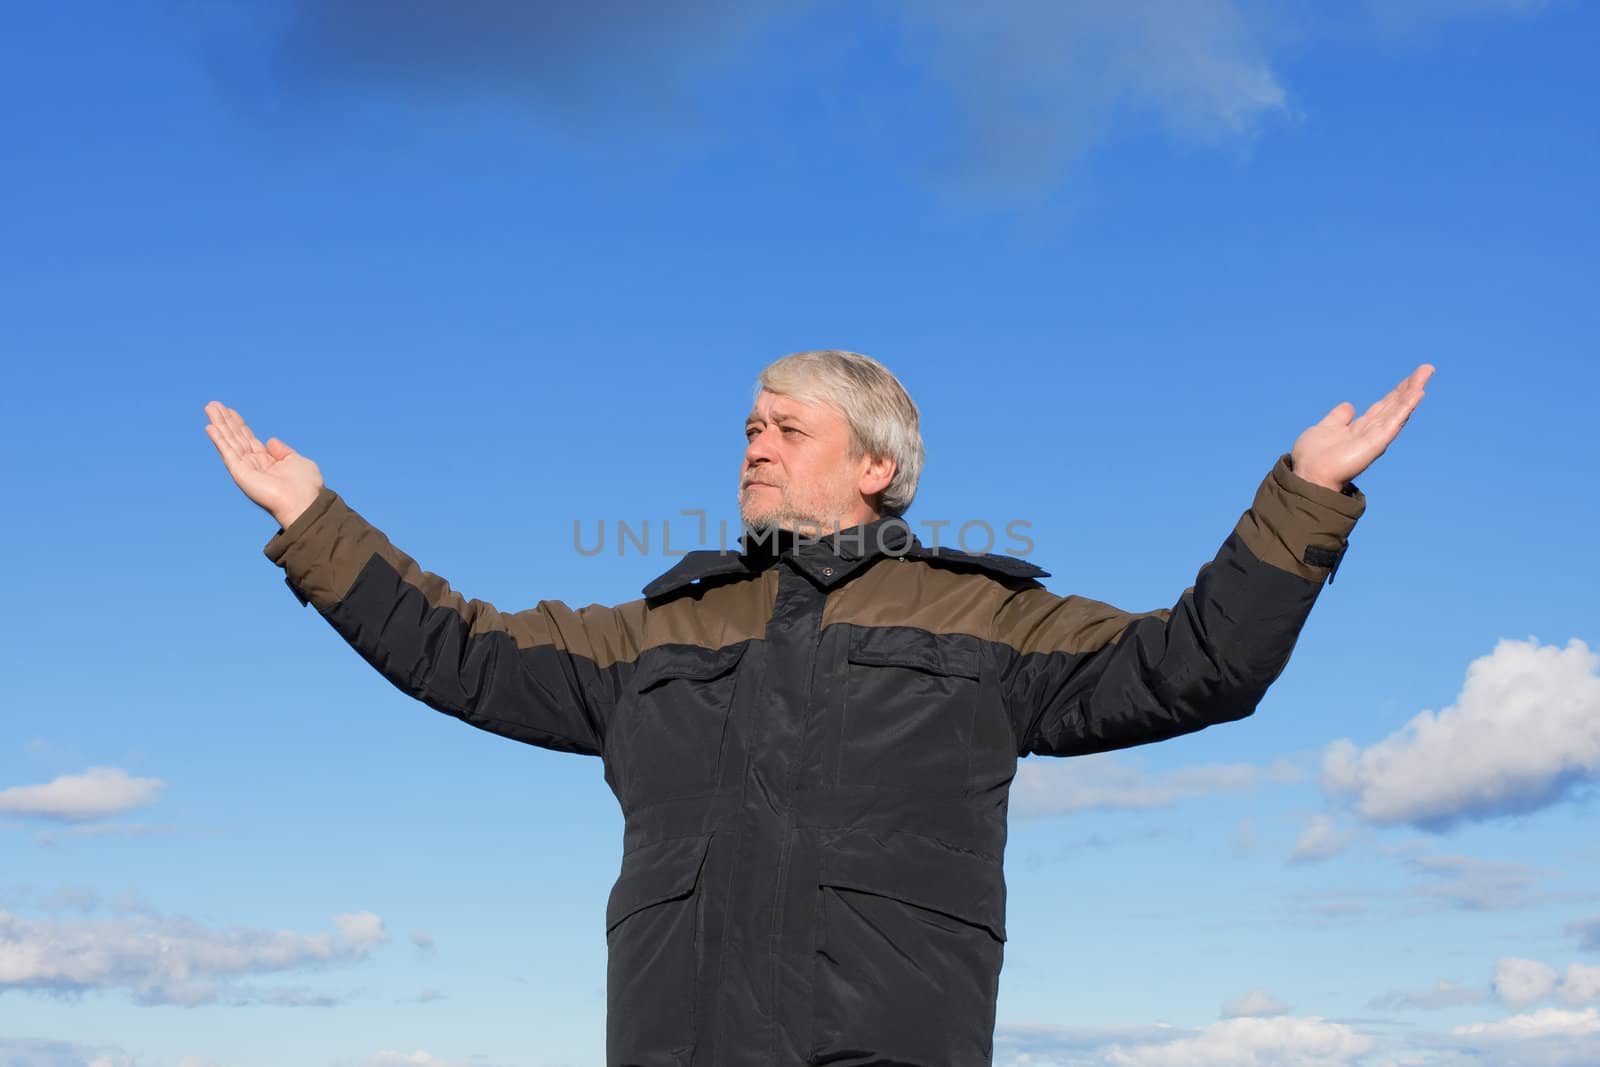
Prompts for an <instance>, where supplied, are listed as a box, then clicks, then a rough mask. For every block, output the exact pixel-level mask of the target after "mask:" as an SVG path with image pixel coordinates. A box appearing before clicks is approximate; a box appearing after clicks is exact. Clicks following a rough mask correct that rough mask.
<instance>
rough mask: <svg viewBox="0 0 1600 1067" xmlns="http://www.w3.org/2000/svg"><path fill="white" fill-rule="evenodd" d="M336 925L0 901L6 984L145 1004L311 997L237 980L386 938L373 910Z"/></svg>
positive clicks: (2, 985)
mask: <svg viewBox="0 0 1600 1067" xmlns="http://www.w3.org/2000/svg"><path fill="white" fill-rule="evenodd" d="M332 922H333V926H334V930H335V932H333V933H322V934H302V933H295V932H293V931H287V930H252V929H248V928H241V927H232V928H229V929H226V930H219V929H213V928H210V927H207V926H204V925H202V924H200V923H198V922H195V921H193V920H190V919H184V918H179V917H167V916H159V915H151V914H136V915H131V916H127V917H121V918H113V919H86V920H72V921H63V920H56V919H28V918H23V917H20V916H17V915H14V914H12V913H10V912H8V911H0V992H3V991H5V990H7V989H12V990H36V991H41V992H46V993H55V994H75V993H83V992H87V991H92V990H111V989H122V990H126V991H127V992H129V993H131V994H132V996H133V997H134V999H135V1000H136V1001H137V1002H139V1003H142V1004H201V1003H209V1002H214V1001H217V1000H219V999H224V998H227V999H229V1000H230V1002H232V1003H239V1002H241V1000H242V999H244V1000H254V1001H263V1000H264V1001H268V1002H271V1003H278V1004H291V1003H306V1004H309V1003H314V1002H315V998H311V999H297V998H298V994H296V993H294V992H292V991H291V992H287V993H286V992H282V991H269V992H266V993H254V992H253V991H251V990H249V989H247V988H243V987H238V986H235V985H233V983H234V982H235V981H236V980H237V979H239V978H241V977H243V976H246V975H252V974H266V973H272V972H282V971H292V970H297V969H300V968H309V967H317V966H321V965H326V964H333V963H349V962H354V961H357V960H361V959H364V958H366V957H367V956H368V955H370V954H371V953H372V951H373V950H374V949H376V948H377V947H378V946H379V945H380V944H382V943H383V942H384V941H385V940H387V935H386V933H385V932H384V928H383V920H382V919H380V918H379V917H378V916H376V915H374V914H372V913H371V912H350V913H345V914H339V915H335V916H333V918H332Z"/></svg>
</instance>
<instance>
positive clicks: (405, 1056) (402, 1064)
mask: <svg viewBox="0 0 1600 1067" xmlns="http://www.w3.org/2000/svg"><path fill="white" fill-rule="evenodd" d="M367 1067H455V1065H454V1064H452V1063H451V1062H450V1061H449V1060H442V1059H440V1058H439V1057H438V1056H435V1055H433V1053H431V1052H424V1051H423V1050H422V1049H417V1050H416V1051H415V1052H393V1051H390V1050H388V1049H385V1050H384V1051H382V1052H375V1053H373V1054H372V1058H371V1059H369V1060H367Z"/></svg>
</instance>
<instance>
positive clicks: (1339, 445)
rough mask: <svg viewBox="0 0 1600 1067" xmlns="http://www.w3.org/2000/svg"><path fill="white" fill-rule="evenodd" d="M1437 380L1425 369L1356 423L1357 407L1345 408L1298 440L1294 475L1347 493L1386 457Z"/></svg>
mask: <svg viewBox="0 0 1600 1067" xmlns="http://www.w3.org/2000/svg"><path fill="white" fill-rule="evenodd" d="M1432 376H1433V365H1432V364H1431V363H1424V364H1422V365H1421V366H1419V367H1418V368H1417V369H1416V370H1414V371H1412V372H1411V373H1410V374H1408V375H1406V377H1405V379H1404V380H1403V381H1402V382H1401V383H1400V384H1399V385H1397V386H1395V387H1394V388H1393V389H1391V390H1390V391H1389V393H1388V395H1387V396H1384V397H1383V398H1382V399H1380V400H1378V401H1376V402H1375V403H1374V404H1373V405H1372V406H1371V407H1369V408H1368V409H1367V410H1366V411H1365V412H1364V413H1363V414H1362V416H1361V417H1360V418H1359V419H1355V420H1354V421H1352V420H1351V416H1352V415H1354V414H1355V413H1356V409H1355V406H1354V405H1352V404H1350V403H1349V402H1348V401H1346V402H1345V403H1342V404H1339V405H1338V406H1337V407H1335V408H1334V409H1333V410H1332V411H1330V412H1328V414H1327V415H1325V416H1323V418H1322V420H1321V421H1320V422H1318V423H1316V424H1315V425H1313V426H1311V427H1309V428H1308V429H1307V430H1306V431H1305V432H1304V433H1302V434H1301V435H1300V436H1299V437H1298V438H1297V439H1296V440H1295V443H1294V448H1293V449H1292V450H1291V451H1290V453H1289V457H1290V462H1292V463H1293V464H1294V472H1295V473H1296V474H1298V475H1300V477H1302V478H1305V479H1306V480H1307V481H1311V482H1316V483H1317V484H1318V485H1324V486H1327V487H1328V488H1329V489H1343V488H1344V486H1345V483H1346V482H1348V481H1350V480H1351V479H1352V478H1354V477H1356V475H1358V474H1360V473H1361V472H1362V471H1364V470H1366V469H1367V468H1368V467H1369V466H1371V465H1372V461H1373V460H1375V459H1377V458H1378V457H1379V456H1381V455H1383V453H1384V450H1385V449H1387V448H1388V447H1389V444H1390V442H1392V441H1393V440H1394V439H1395V436H1396V435H1397V434H1399V432H1400V428H1401V427H1402V426H1404V425H1405V424H1406V420H1407V419H1409V418H1410V417H1411V412H1412V411H1413V410H1414V409H1415V408H1416V406H1417V404H1418V402H1419V401H1421V400H1422V387H1423V386H1425V385H1427V384H1428V379H1429V378H1431V377H1432Z"/></svg>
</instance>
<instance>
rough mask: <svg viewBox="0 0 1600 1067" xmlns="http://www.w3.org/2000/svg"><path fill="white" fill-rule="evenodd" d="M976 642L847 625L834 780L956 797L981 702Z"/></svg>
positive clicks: (897, 628) (960, 636)
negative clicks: (849, 630) (847, 640)
mask: <svg viewBox="0 0 1600 1067" xmlns="http://www.w3.org/2000/svg"><path fill="white" fill-rule="evenodd" d="M981 663H982V657H981V656H980V655H979V649H978V639H977V638H975V637H972V636H970V635H967V634H932V633H929V632H927V631H926V630H919V629H915V628H913V627H908V626H887V627H853V628H852V630H851V633H850V638H849V644H848V646H847V648H846V651H845V663H844V667H843V670H844V680H843V684H842V685H841V686H840V689H839V691H840V693H841V694H842V696H841V701H840V703H841V720H842V721H841V724H840V731H839V751H838V758H837V760H836V762H835V767H836V772H835V775H834V778H835V781H837V782H838V783H840V784H843V785H866V786H875V787H880V788H881V787H888V788H893V789H901V790H907V791H911V792H918V793H928V794H939V795H946V796H960V795H963V794H964V793H965V792H966V788H967V781H968V768H969V759H970V750H971V747H972V741H973V719H974V716H975V715H976V714H977V709H978V706H979V703H980V702H981V699H982V684H981V674H982V671H981Z"/></svg>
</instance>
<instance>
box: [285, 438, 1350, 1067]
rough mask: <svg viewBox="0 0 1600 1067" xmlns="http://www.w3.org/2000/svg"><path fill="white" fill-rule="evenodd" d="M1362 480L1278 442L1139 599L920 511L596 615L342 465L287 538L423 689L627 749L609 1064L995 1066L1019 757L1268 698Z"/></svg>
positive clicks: (1342, 539) (1097, 748) (571, 739)
mask: <svg viewBox="0 0 1600 1067" xmlns="http://www.w3.org/2000/svg"><path fill="white" fill-rule="evenodd" d="M1365 503H1366V502H1365V497H1364V496H1363V495H1362V494H1361V492H1360V491H1359V490H1357V489H1355V488H1354V487H1353V486H1352V487H1350V488H1348V489H1347V490H1346V491H1345V492H1343V493H1340V492H1336V491H1334V490H1331V489H1327V488H1324V487H1322V486H1318V485H1315V484H1313V483H1311V482H1309V481H1306V480H1305V479H1303V478H1301V477H1299V476H1298V475H1296V474H1294V473H1293V470H1292V468H1291V467H1290V464H1289V457H1288V456H1287V455H1285V456H1281V457H1279V459H1278V461H1277V462H1276V464H1275V465H1274V466H1273V468H1272V469H1271V471H1270V472H1269V473H1268V475H1267V476H1266V478H1265V479H1264V480H1263V481H1262V483H1261V485H1260V488H1259V489H1258V491H1257V492H1256V495H1255V499H1254V502H1253V503H1252V504H1251V506H1250V507H1249V508H1248V509H1247V510H1246V511H1245V512H1244V513H1243V515H1242V516H1241V517H1240V519H1239V521H1238V523H1237V524H1236V525H1235V527H1234V529H1233V530H1232V531H1231V532H1230V533H1229V534H1228V536H1227V538H1226V539H1225V540H1224V541H1223V542H1222V546H1221V548H1220V550H1219V551H1218V552H1217V554H1216V557H1215V558H1214V559H1212V560H1211V561H1210V562H1208V563H1207V564H1205V565H1204V566H1203V567H1201V569H1200V571H1199V574H1198V576H1197V577H1196V579H1195V584H1194V585H1193V586H1192V587H1191V588H1189V589H1187V590H1185V591H1184V593H1183V595H1182V596H1181V597H1180V598H1179V599H1178V601H1177V603H1176V604H1175V605H1174V606H1173V607H1172V608H1170V609H1162V610H1158V611H1149V612H1138V613H1134V612H1127V611H1121V610H1119V609H1117V608H1115V607H1112V606H1110V605H1108V604H1105V603H1101V602H1099V601H1095V600H1091V599H1087V598H1084V597H1078V596H1059V595H1057V594H1055V593H1052V592H1050V591H1049V590H1047V589H1046V588H1045V587H1044V586H1043V585H1042V584H1040V582H1039V579H1040V578H1043V577H1047V574H1046V572H1044V571H1042V570H1040V569H1038V568H1037V567H1034V566H1033V565H1031V564H1029V563H1026V562H1024V561H1022V560H1019V559H1015V558H1012V557H1008V556H999V555H969V554H966V553H963V552H959V551H955V550H951V549H948V548H939V549H935V548H933V547H929V546H926V545H924V544H923V543H922V542H921V541H920V540H918V539H916V538H915V537H914V536H912V535H911V534H910V530H909V527H908V526H907V525H906V524H905V523H904V522H902V521H900V520H880V521H878V522H875V523H871V524H868V525H867V526H865V527H858V528H855V529H853V530H849V531H845V532H844V534H843V535H840V536H839V537H837V538H824V539H822V540H820V541H809V542H808V541H805V540H801V539H796V538H793V537H785V538H784V539H783V540H781V541H779V540H772V541H769V542H767V543H765V544H756V543H754V539H747V541H746V543H745V544H744V545H743V548H744V551H733V550H731V549H730V550H729V551H727V552H719V551H716V550H708V551H700V552H692V553H690V554H688V555H687V556H685V557H684V558H682V559H681V560H680V561H679V562H678V563H677V564H676V565H675V566H673V567H672V568H671V569H670V570H669V571H667V572H666V573H665V574H663V575H661V576H660V577H659V578H657V579H656V580H655V581H653V582H651V583H650V584H649V585H648V586H646V587H645V589H644V591H643V596H642V597H641V598H640V599H637V600H633V601H630V602H628V603H624V604H620V605H617V606H615V607H604V606H599V605H592V606H589V607H583V608H579V609H577V610H574V609H572V608H569V607H567V606H566V605H565V604H563V603H561V602H559V601H542V602H540V603H538V604H537V605H535V606H534V607H532V608H529V609H527V610H525V611H518V612H515V613H511V612H503V611H500V610H497V609H496V608H495V607H493V606H492V605H490V604H489V603H486V602H485V601H482V600H469V599H466V598H464V597H463V596H462V595H461V594H459V593H457V592H456V591H454V590H453V589H452V588H451V587H450V585H449V584H448V583H447V582H446V581H445V580H444V579H443V578H441V577H439V576H438V575H436V574H432V573H429V572H427V571H425V570H423V569H422V568H421V567H420V566H418V565H417V563H416V562H415V561H413V560H412V558H411V557H409V556H407V555H406V554H405V553H403V552H402V551H400V550H399V549H398V548H396V547H395V546H394V545H393V544H391V543H390V542H389V540H388V539H387V538H386V537H385V536H384V535H383V534H382V533H381V532H379V531H378V530H377V529H376V528H375V527H373V526H372V525H371V524H370V523H368V522H367V521H366V520H364V519H363V518H362V517H361V516H360V515H359V514H357V513H356V512H355V511H354V510H353V509H352V508H351V507H350V506H349V505H348V504H346V503H345V501H344V500H343V499H342V498H341V497H340V496H339V495H338V494H337V493H336V492H334V491H333V490H332V489H329V488H326V487H324V488H323V489H322V490H321V491H320V492H319V493H318V495H317V497H316V500H315V501H314V502H313V503H312V504H311V506H310V507H309V508H308V509H307V510H306V511H305V512H304V513H303V514H302V515H300V516H299V517H298V518H297V519H295V520H294V522H292V523H291V524H290V525H289V527H288V528H287V529H283V530H280V531H279V532H278V533H276V534H275V535H274V536H273V537H272V539H271V540H270V541H269V542H268V543H267V544H266V546H265V549H264V551H265V553H266V555H267V557H268V558H269V559H271V560H272V561H273V562H274V563H276V564H278V565H280V566H281V567H282V568H283V569H284V572H285V580H286V582H287V583H288V585H289V587H290V588H291V589H292V590H293V591H294V592H295V595H296V596H297V597H299V598H300V600H301V601H302V603H309V604H311V605H313V606H314V607H315V608H316V610H317V611H318V612H319V613H320V614H321V615H322V616H323V618H325V619H326V620H327V621H328V622H329V623H330V624H331V625H332V626H333V628H334V629H335V630H336V631H338V633H339V634H340V636H341V637H343V638H344V639H345V641H347V642H348V643H349V644H350V645H351V646H352V647H354V648H355V650H356V651H357V652H358V653H359V654H360V655H361V656H362V657H363V658H364V659H366V660H367V662H368V663H370V664H371V665H372V666H373V667H375V668H377V670H378V671H379V672H380V673H381V674H382V675H383V676H384V677H385V678H387V679H388V680H389V681H390V682H392V683H393V684H394V685H396V686H397V687H399V688H400V689H401V690H403V691H404V692H406V693H408V694H410V695H411V696H413V697H415V698H417V699H418V700H420V701H422V702H423V703H425V704H427V705H428V706H430V707H432V708H435V709H437V710H439V711H442V712H445V713H447V714H450V715H453V716H456V717H458V718H460V719H462V720H463V721H465V722H467V723H470V724H471V725H473V726H477V727H479V728H481V729H484V730H488V731H491V732H493V733H496V734H501V735H503V736H505V737H509V738H513V739H515V740H518V741H523V742H526V743H528V744H531V745H539V746H541V747H544V748H550V749H559V750H561V751H566V752H577V753H583V754H585V755H590V756H598V757H600V758H601V759H602V760H603V761H604V770H605V780H606V782H607V783H608V784H609V785H610V787H611V789H612V790H613V792H614V793H615V794H616V797H617V800H618V801H619V803H620V804H621V806H622V811H623V814H624V817H625V830H624V837H623V855H622V863H621V870H620V872H619V874H618V877H617V879H616V882H615V884H614V887H613V888H612V890H611V894H610V897H609V899H608V901H607V903H606V909H605V936H606V942H607V946H608V966H607V1023H606V1060H607V1063H608V1065H612V1067H617V1065H624V1064H627V1065H641V1067H644V1065H648V1067H666V1065H693V1067H706V1065H718V1067H735V1065H738V1067H774V1065H791V1064H833V1065H867V1064H899V1065H924V1067H935V1065H937V1067H975V1065H981V1064H989V1063H991V1062H992V1039H993V1031H994V1013H995V1000H996V992H997V983H998V979H999V975H1000V966H1001V959H1002V953H1003V947H1004V942H1005V939H1006V928H1005V913H1006V911H1005V893H1006V889H1005V878H1004V875H1003V873H1002V868H1001V860H1002V857H1003V854H1004V850H1005V840H1006V799H1007V793H1008V790H1009V787H1010V784H1011V781H1012V778H1013V776H1014V774H1015V772H1016V768H1017V760H1018V758H1019V757H1023V756H1027V755H1030V754H1032V755H1039V756H1073V755H1078V754H1081V753H1090V752H1103V751H1106V750H1109V749H1119V748H1124V747H1127V746H1130V745H1140V744H1146V743H1148V742H1152V741H1160V740H1162V739H1164V738H1168V737H1173V736H1176V735H1179V734H1184V733H1188V732H1191V731H1194V730H1199V729H1201V728H1203V727H1205V726H1209V725H1211V724H1213V723H1220V722H1226V721H1229V720H1235V719H1240V718H1243V717H1244V716H1247V715H1249V714H1250V713H1251V712H1252V711H1253V710H1254V709H1255V707H1256V704H1257V703H1258V702H1259V701H1260V700H1261V698H1262V695H1263V693H1264V692H1265V691H1266V689H1267V686H1268V685H1269V684H1270V683H1271V682H1272V681H1273V680H1274V679H1275V678H1276V677H1277V676H1278V674H1279V672H1280V671H1282V669H1283V667H1284V665H1285V663H1286V662H1287V660H1288V657H1289V653H1290V651H1291V649H1292V648H1293V647H1294V643H1295V639H1296V636H1297V634H1298V633H1299V631H1300V627H1301V625H1302V624H1303V622H1304V620H1305V618H1306V615H1307V613H1308V612H1309V611H1310V609H1311V605H1312V603H1313V602H1314V601H1315V599H1316V597H1317V594H1318V593H1319V592H1320V590H1321V586H1322V584H1323V582H1324V580H1331V578H1332V574H1333V570H1334V569H1335V568H1336V567H1337V564H1338V562H1339V559H1340V557H1341V555H1342V553H1343V552H1344V549H1345V546H1346V538H1347V535H1348V534H1349V532H1350V530H1351V528H1352V527H1353V526H1354V524H1355V521H1356V519H1357V518H1358V517H1359V516H1360V514H1361V513H1362V511H1363V510H1364V508H1365ZM852 535H855V536H852Z"/></svg>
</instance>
